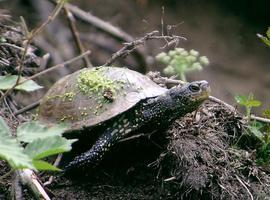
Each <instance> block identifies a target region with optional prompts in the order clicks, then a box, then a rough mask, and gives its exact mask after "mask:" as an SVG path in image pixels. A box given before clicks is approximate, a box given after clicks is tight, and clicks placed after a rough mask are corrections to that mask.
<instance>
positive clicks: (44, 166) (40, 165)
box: [33, 160, 61, 171]
mask: <svg viewBox="0 0 270 200" xmlns="http://www.w3.org/2000/svg"><path fill="white" fill-rule="evenodd" d="M33 164H34V166H35V167H36V169H38V170H50V171H61V169H59V168H57V167H55V166H53V165H52V164H50V163H48V162H46V161H43V160H33Z"/></svg>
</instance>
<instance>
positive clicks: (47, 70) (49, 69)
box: [20, 50, 91, 84]
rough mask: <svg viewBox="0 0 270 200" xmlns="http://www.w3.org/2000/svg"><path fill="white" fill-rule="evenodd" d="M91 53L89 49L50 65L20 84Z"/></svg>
mask: <svg viewBox="0 0 270 200" xmlns="http://www.w3.org/2000/svg"><path fill="white" fill-rule="evenodd" d="M90 53H91V52H90V51H89V50H88V51H86V52H84V53H83V54H81V55H79V56H76V57H74V58H72V59H70V60H67V61H65V62H63V63H60V64H57V65H55V66H53V67H50V68H48V69H46V70H44V71H42V72H39V73H36V74H34V75H33V76H30V77H28V78H27V79H25V80H24V81H22V82H20V84H21V83H24V82H26V81H28V80H32V79H35V78H37V77H39V76H41V75H43V74H46V73H48V72H51V71H53V70H56V69H58V68H60V67H64V66H65V65H68V64H70V63H72V62H75V61H77V60H79V59H81V58H83V57H85V56H86V55H89V54H90Z"/></svg>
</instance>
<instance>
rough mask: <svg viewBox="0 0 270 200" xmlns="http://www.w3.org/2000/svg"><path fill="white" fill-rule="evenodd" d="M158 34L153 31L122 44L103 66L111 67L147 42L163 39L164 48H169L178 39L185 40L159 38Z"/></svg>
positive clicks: (175, 37)
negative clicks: (118, 59) (164, 42)
mask: <svg viewBox="0 0 270 200" xmlns="http://www.w3.org/2000/svg"><path fill="white" fill-rule="evenodd" d="M158 33H159V31H157V30H154V31H152V32H150V33H147V34H146V35H145V36H143V37H141V38H139V39H137V40H134V41H132V42H128V43H124V47H123V48H121V49H120V50H119V51H117V52H116V53H114V54H113V55H112V57H111V58H109V59H108V60H107V61H106V63H105V64H104V65H105V66H106V65H111V64H112V63H113V62H114V61H115V60H116V59H117V58H119V57H122V58H124V57H126V56H127V55H128V54H130V53H131V52H133V51H134V50H135V49H137V48H138V47H139V46H140V45H143V44H144V43H145V42H146V41H147V40H153V39H164V40H165V41H166V45H165V46H169V45H171V44H172V43H175V42H177V41H179V40H180V39H184V40H186V38H184V37H181V36H159V35H157V34H158ZM168 40H169V41H168Z"/></svg>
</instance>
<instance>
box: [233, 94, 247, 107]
mask: <svg viewBox="0 0 270 200" xmlns="http://www.w3.org/2000/svg"><path fill="white" fill-rule="evenodd" d="M234 99H235V101H236V102H237V103H238V104H240V105H242V106H246V104H247V101H248V98H247V96H245V95H235V96H234Z"/></svg>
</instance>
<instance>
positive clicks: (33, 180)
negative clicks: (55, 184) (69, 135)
mask: <svg viewBox="0 0 270 200" xmlns="http://www.w3.org/2000/svg"><path fill="white" fill-rule="evenodd" d="M17 173H18V176H19V177H20V180H21V182H22V183H23V184H25V185H27V186H28V187H29V188H31V191H32V192H33V193H34V195H35V196H36V198H37V199H42V198H43V199H45V200H50V199H51V198H50V197H49V195H48V194H47V193H46V191H45V189H44V187H43V185H42V183H41V182H40V180H39V178H38V177H37V175H36V174H35V173H34V171H33V170H30V169H24V170H17Z"/></svg>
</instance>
